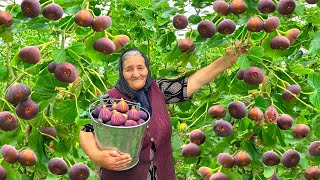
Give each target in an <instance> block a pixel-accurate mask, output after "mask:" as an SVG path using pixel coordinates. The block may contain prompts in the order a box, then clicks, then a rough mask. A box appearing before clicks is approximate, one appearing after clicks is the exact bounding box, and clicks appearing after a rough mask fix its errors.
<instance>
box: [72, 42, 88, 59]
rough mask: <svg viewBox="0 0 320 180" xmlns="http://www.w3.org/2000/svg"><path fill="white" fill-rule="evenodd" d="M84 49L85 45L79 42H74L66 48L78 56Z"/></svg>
mask: <svg viewBox="0 0 320 180" xmlns="http://www.w3.org/2000/svg"><path fill="white" fill-rule="evenodd" d="M85 49H86V45H85V44H84V43H81V42H76V43H74V44H72V45H71V46H70V47H69V48H68V50H72V51H73V52H75V53H76V54H77V55H79V56H81V55H84V54H85V53H86V51H85Z"/></svg>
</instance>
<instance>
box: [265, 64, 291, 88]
mask: <svg viewBox="0 0 320 180" xmlns="http://www.w3.org/2000/svg"><path fill="white" fill-rule="evenodd" d="M261 64H262V65H263V66H264V67H265V68H266V69H267V70H268V71H269V72H271V73H272V74H273V75H274V76H275V77H276V78H277V79H278V80H279V81H281V82H282V84H283V86H286V84H285V83H287V82H286V81H284V80H282V79H281V78H279V76H277V75H276V74H275V73H274V72H273V71H272V70H270V69H269V68H268V67H267V66H266V65H264V64H263V63H261ZM271 68H272V67H271Z"/></svg>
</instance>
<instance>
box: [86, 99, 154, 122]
mask: <svg viewBox="0 0 320 180" xmlns="http://www.w3.org/2000/svg"><path fill="white" fill-rule="evenodd" d="M91 115H92V117H93V118H94V120H95V121H96V122H102V123H103V124H106V125H110V126H118V127H121V126H127V127H128V126H137V125H140V124H143V123H145V122H146V121H147V120H148V119H149V117H148V114H147V113H146V112H145V111H144V110H143V109H140V108H139V107H138V106H136V105H131V103H127V102H126V101H125V100H124V99H123V98H121V99H120V101H118V102H116V101H113V104H106V103H102V104H99V105H98V106H96V107H95V108H94V109H93V111H92V112H91Z"/></svg>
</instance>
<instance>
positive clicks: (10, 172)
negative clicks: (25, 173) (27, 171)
mask: <svg viewBox="0 0 320 180" xmlns="http://www.w3.org/2000/svg"><path fill="white" fill-rule="evenodd" d="M1 166H2V167H3V168H4V169H5V170H6V172H7V178H6V179H8V180H9V179H21V174H20V173H19V172H18V171H17V170H15V169H14V168H12V166H11V164H9V163H6V162H5V161H2V162H1Z"/></svg>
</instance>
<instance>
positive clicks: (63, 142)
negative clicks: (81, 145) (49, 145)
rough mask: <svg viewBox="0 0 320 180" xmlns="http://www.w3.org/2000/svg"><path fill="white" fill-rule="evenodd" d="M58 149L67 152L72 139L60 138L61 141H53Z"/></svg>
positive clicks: (59, 151)
mask: <svg viewBox="0 0 320 180" xmlns="http://www.w3.org/2000/svg"><path fill="white" fill-rule="evenodd" d="M53 144H54V147H55V149H56V151H57V152H58V153H60V154H67V153H68V152H69V151H70V149H71V145H72V144H71V143H70V140H65V139H60V140H59V141H53Z"/></svg>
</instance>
